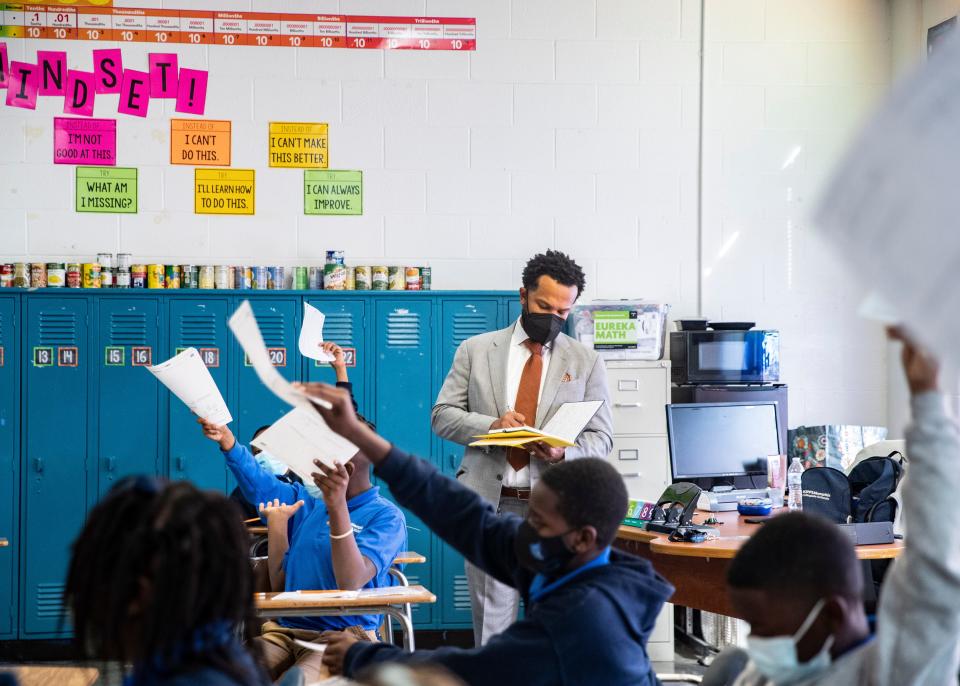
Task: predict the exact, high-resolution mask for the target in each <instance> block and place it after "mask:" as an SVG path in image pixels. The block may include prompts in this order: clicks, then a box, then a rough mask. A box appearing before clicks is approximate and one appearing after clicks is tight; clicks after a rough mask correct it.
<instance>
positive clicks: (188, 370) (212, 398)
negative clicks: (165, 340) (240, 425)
mask: <svg viewBox="0 0 960 686" xmlns="http://www.w3.org/2000/svg"><path fill="white" fill-rule="evenodd" d="M147 370H148V371H149V372H150V373H151V374H153V375H154V376H155V377H156V378H157V381H159V382H160V383H162V384H163V385H164V386H166V387H167V388H168V389H170V392H171V393H173V394H174V395H175V396H177V397H178V398H180V400H181V401H182V402H183V404H184V405H186V406H187V407H189V408H190V411H191V412H193V413H194V414H196V415H197V416H198V417H202V418H203V419H206V420H207V421H208V422H213V423H214V424H217V425H218V426H222V425H224V424H229V423H230V422H232V421H233V417H232V416H230V410H228V409H227V404H226V403H225V402H224V401H223V396H222V395H220V389H219V388H217V384H216V382H215V381H214V380H213V377H212V376H210V370H209V369H207V365H205V364H204V363H203V360H202V359H201V358H200V353H198V352H197V349H196V348H187V349H186V350H184V351H183V352H182V353H180V354H179V355H177V356H175V357H171V358H170V359H169V360H167V361H166V362H161V363H160V364H158V365H156V366H153V367H147Z"/></svg>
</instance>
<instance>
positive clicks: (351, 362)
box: [313, 348, 357, 367]
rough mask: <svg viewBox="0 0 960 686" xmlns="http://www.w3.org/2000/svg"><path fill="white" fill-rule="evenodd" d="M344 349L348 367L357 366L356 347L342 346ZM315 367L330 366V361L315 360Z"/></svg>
mask: <svg viewBox="0 0 960 686" xmlns="http://www.w3.org/2000/svg"><path fill="white" fill-rule="evenodd" d="M341 350H343V361H344V363H345V364H346V366H348V367H356V366H357V349H356V348H341ZM313 366H314V367H329V366H330V363H329V362H321V361H320V360H314V361H313Z"/></svg>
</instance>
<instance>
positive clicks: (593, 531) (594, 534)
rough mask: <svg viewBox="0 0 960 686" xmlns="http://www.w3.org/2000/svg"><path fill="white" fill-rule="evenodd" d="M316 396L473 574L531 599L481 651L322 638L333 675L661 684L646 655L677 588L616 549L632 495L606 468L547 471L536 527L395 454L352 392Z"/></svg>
mask: <svg viewBox="0 0 960 686" xmlns="http://www.w3.org/2000/svg"><path fill="white" fill-rule="evenodd" d="M307 392H308V393H311V394H313V395H316V396H317V397H321V398H324V399H326V400H327V401H329V402H330V404H331V405H332V409H330V410H319V412H320V414H321V415H322V416H323V418H324V420H325V421H326V422H327V424H328V425H329V426H330V428H332V429H333V430H334V431H336V432H337V433H339V434H340V435H342V436H344V437H345V438H347V439H349V440H350V441H352V442H353V443H354V444H355V445H356V446H357V447H358V448H359V449H360V450H361V451H362V452H363V454H364V455H367V456H368V458H369V459H370V461H371V462H372V463H373V465H374V468H375V474H376V475H377V477H378V478H380V479H382V480H383V481H384V482H385V483H386V484H387V485H389V487H390V491H391V493H393V495H394V497H395V498H396V499H397V502H398V503H400V504H401V505H402V506H403V507H406V508H408V509H410V510H411V511H412V512H413V513H414V514H416V515H417V516H418V517H420V518H421V519H422V520H423V521H424V522H425V523H426V524H427V526H429V527H430V528H431V529H433V531H435V532H436V533H437V535H438V536H440V538H442V539H443V540H444V541H446V542H447V543H449V544H450V545H451V546H453V547H454V548H455V549H456V550H457V551H459V552H460V553H461V554H463V556H464V557H466V558H467V559H468V560H469V561H470V562H471V563H472V564H474V565H476V566H477V567H478V568H480V569H482V570H483V571H484V572H485V573H487V574H490V575H491V576H492V577H493V578H495V579H497V580H498V581H499V582H500V583H502V584H504V585H508V586H510V587H511V588H514V589H516V590H517V591H518V592H519V593H520V594H521V596H522V597H523V600H524V603H525V606H526V611H525V613H524V618H523V619H521V620H519V621H516V622H514V623H513V624H511V625H510V626H509V627H508V628H507V629H506V631H504V632H503V633H501V634H499V635H497V636H494V637H493V638H492V639H491V640H490V641H488V642H487V643H486V645H484V646H482V647H478V648H472V649H462V648H452V647H445V648H439V649H437V650H417V651H415V652H413V653H407V652H404V651H403V650H401V649H400V648H398V647H396V646H392V645H386V644H373V643H367V642H360V641H357V640H356V637H355V636H352V635H351V634H349V633H347V632H341V633H336V632H329V633H327V634H324V635H323V636H321V637H320V638H321V640H322V641H326V642H327V644H328V645H327V648H326V651H325V652H324V664H326V665H327V667H328V668H329V669H330V670H331V672H333V673H334V674H337V673H343V674H345V675H346V676H348V677H352V676H354V675H355V674H357V672H359V671H361V670H363V669H364V668H365V667H368V666H370V665H373V664H377V663H381V662H403V663H410V664H418V663H428V664H436V665H440V666H441V667H444V668H445V669H447V670H449V671H450V672H452V673H453V674H454V675H456V676H458V677H459V678H460V679H462V680H463V681H465V682H466V683H467V684H471V685H473V686H510V685H512V684H517V685H518V686H548V685H549V686H553V685H554V684H583V685H591V686H592V685H594V684H603V686H647V685H650V686H652V685H653V684H657V683H659V682H658V681H657V679H656V676H655V675H654V673H653V671H652V669H651V666H650V661H649V658H648V656H647V653H646V644H647V639H648V638H649V636H650V632H651V631H652V630H653V627H654V623H655V622H656V618H657V614H658V613H659V612H660V609H661V607H662V606H663V603H664V601H665V600H666V599H667V598H668V597H669V596H670V595H671V594H672V593H673V587H672V586H671V585H670V584H669V583H668V582H667V581H665V580H664V579H663V578H662V577H661V576H659V575H658V574H657V573H656V572H655V571H654V570H653V567H652V566H651V565H650V563H649V562H648V561H646V560H643V559H641V558H638V557H634V556H632V555H629V554H627V553H623V552H620V551H617V550H612V549H611V547H610V545H611V543H612V542H613V539H614V537H615V536H616V532H617V528H618V527H619V525H620V522H621V520H622V519H623V517H624V515H625V514H626V509H627V491H626V487H625V486H624V483H623V479H622V478H621V477H620V475H619V474H618V473H617V471H616V469H615V468H614V467H613V466H611V465H610V464H609V463H608V462H606V461H605V460H600V459H592V458H584V459H581V460H571V461H570V462H561V463H560V464H558V465H556V466H554V467H552V468H551V469H549V470H547V471H545V472H544V473H543V475H542V478H541V479H540V480H539V481H538V482H537V484H536V485H535V486H534V487H533V489H532V493H531V495H530V500H529V504H530V507H529V512H528V515H527V517H526V518H525V519H523V518H521V517H519V516H517V515H515V514H512V513H506V514H504V515H502V516H500V515H498V514H497V512H496V510H495V509H494V507H493V505H491V504H490V503H489V502H487V501H486V500H484V499H483V498H481V497H480V496H479V495H477V494H476V493H474V492H473V491H472V490H471V489H469V488H466V487H465V486H463V485H461V484H460V483H458V482H457V481H455V480H454V479H450V478H448V477H446V476H444V475H443V474H441V473H440V472H439V471H438V470H437V469H436V468H435V467H433V466H432V465H431V464H430V463H429V462H427V461H426V460H420V459H418V458H416V457H414V456H412V455H408V454H407V453H405V452H403V451H402V450H400V449H399V448H396V447H394V446H392V445H390V443H388V442H387V441H386V440H385V439H383V438H381V437H380V436H378V435H377V434H376V433H374V431H373V430H372V429H371V428H370V427H368V426H367V425H365V424H364V423H363V422H361V421H359V420H358V419H357V417H356V415H355V413H354V412H353V407H352V405H351V403H350V399H349V397H348V395H347V394H346V393H344V392H343V391H342V390H340V389H336V388H333V387H331V386H326V385H323V384H309V385H308V386H307Z"/></svg>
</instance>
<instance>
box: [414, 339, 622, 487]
mask: <svg viewBox="0 0 960 686" xmlns="http://www.w3.org/2000/svg"><path fill="white" fill-rule="evenodd" d="M514 326H515V324H514V325H511V326H508V327H507V328H506V329H501V330H499V331H492V332H490V333H485V334H480V335H479V336H474V337H473V338H470V339H468V340H466V341H464V342H463V343H461V344H460V347H459V348H457V353H456V355H455V356H454V358H453V365H452V366H451V367H450V371H449V373H448V374H447V378H446V380H445V381H444V382H443V388H441V389H440V395H439V396H438V397H437V403H436V404H435V405H434V406H433V413H432V425H433V431H434V433H436V434H437V435H438V436H440V437H441V438H445V439H447V440H448V441H453V442H454V443H459V444H460V445H467V444H469V443H470V442H472V441H473V440H474V438H473V437H474V436H476V435H478V434H483V433H486V432H487V431H488V430H489V429H490V425H491V424H492V423H493V422H495V421H496V420H497V419H498V418H500V417H502V416H503V415H504V414H505V413H506V411H507V406H508V405H509V404H510V401H511V400H512V399H508V398H507V397H506V384H507V358H508V356H509V354H510V339H511V337H512V336H513V329H514ZM582 400H603V401H604V404H603V406H601V408H600V409H599V410H598V411H597V413H596V414H595V415H594V416H593V419H592V420H590V423H589V424H587V427H586V429H584V431H583V433H581V434H580V437H579V438H577V441H576V443H577V444H576V446H574V447H572V448H567V452H566V458H565V459H567V460H573V459H576V458H578V457H600V458H604V459H605V458H606V457H607V456H608V455H609V454H610V451H611V450H612V449H613V418H612V415H611V413H610V392H609V390H608V389H607V373H606V368H605V367H604V364H603V360H602V359H601V358H600V356H599V355H597V353H595V352H594V351H593V350H590V349H589V348H587V347H585V346H583V345H582V344H581V343H579V342H578V341H575V340H573V339H572V338H570V337H569V336H567V335H565V334H560V335H559V336H557V338H556V340H555V341H554V344H553V350H552V352H551V354H550V365H549V367H548V368H547V377H546V380H545V381H544V387H543V392H542V394H541V396H540V402H539V404H538V406H537V421H536V424H535V426H537V427H540V426H543V425H544V424H545V423H546V422H547V421H548V420H549V419H550V418H551V417H552V416H553V414H554V413H555V412H556V411H557V409H559V407H560V406H561V405H563V403H568V402H578V401H582ZM506 466H507V452H506V450H505V449H503V448H495V447H486V448H470V447H467V449H466V451H465V452H464V455H463V461H462V462H461V463H460V469H459V470H458V471H457V478H458V479H459V480H460V482H461V483H463V484H464V485H465V486H467V487H469V488H471V489H473V490H474V491H476V492H477V493H479V494H480V495H481V496H483V497H484V498H485V499H486V500H488V501H489V502H491V503H493V504H494V505H496V504H497V503H499V502H500V486H501V483H502V481H503V474H504V470H505V469H506ZM549 466H550V465H549V464H547V463H545V462H544V461H543V460H540V459H539V458H535V457H531V458H530V485H531V486H533V485H534V484H536V482H537V480H538V479H539V478H540V474H541V473H542V472H543V471H544V470H545V469H547V468H549Z"/></svg>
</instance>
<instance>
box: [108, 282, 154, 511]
mask: <svg viewBox="0 0 960 686" xmlns="http://www.w3.org/2000/svg"><path fill="white" fill-rule="evenodd" d="M98 329H99V336H98V340H97V344H96V346H94V350H95V351H96V352H97V354H98V355H99V356H100V359H99V360H97V359H96V356H94V357H93V362H94V364H93V367H94V369H95V370H96V372H97V374H98V377H99V378H98V380H97V381H98V383H97V384H96V388H97V389H98V390H97V393H98V396H99V402H98V403H97V408H98V418H97V434H96V437H97V438H96V441H97V452H96V460H97V471H98V476H99V479H98V484H97V486H98V492H99V494H100V496H103V495H104V494H105V493H106V492H107V491H108V490H110V488H111V487H112V486H113V485H114V484H115V483H116V482H117V481H118V480H120V479H122V478H123V477H125V476H128V475H130V474H150V475H158V474H160V473H161V472H162V469H161V467H160V422H159V421H158V418H159V417H160V401H161V398H162V394H163V393H164V389H163V386H162V385H161V384H159V383H157V381H156V379H154V377H153V375H152V374H151V373H150V372H149V371H147V369H146V367H149V366H151V365H153V364H157V363H160V362H162V361H163V360H162V359H161V358H160V349H159V343H160V312H159V303H158V301H157V299H156V298H136V299H132V298H129V297H118V298H110V297H103V298H99V316H98Z"/></svg>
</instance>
